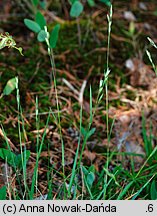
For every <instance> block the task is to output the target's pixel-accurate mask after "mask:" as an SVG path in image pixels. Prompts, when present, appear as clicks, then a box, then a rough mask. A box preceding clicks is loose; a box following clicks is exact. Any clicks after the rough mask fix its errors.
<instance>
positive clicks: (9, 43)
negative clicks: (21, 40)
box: [0, 32, 23, 55]
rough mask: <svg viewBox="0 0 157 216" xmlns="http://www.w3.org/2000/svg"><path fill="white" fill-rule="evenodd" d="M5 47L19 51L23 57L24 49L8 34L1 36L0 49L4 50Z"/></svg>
mask: <svg viewBox="0 0 157 216" xmlns="http://www.w3.org/2000/svg"><path fill="white" fill-rule="evenodd" d="M5 47H8V48H14V49H17V50H18V51H19V52H20V54H21V55H23V54H22V48H21V47H17V46H16V42H15V40H14V39H13V38H12V36H11V35H10V34H9V33H8V32H5V33H1V34H0V49H3V48H5Z"/></svg>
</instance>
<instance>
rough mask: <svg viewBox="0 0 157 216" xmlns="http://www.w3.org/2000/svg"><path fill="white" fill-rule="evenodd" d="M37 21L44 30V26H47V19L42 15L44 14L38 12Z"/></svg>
mask: <svg viewBox="0 0 157 216" xmlns="http://www.w3.org/2000/svg"><path fill="white" fill-rule="evenodd" d="M35 21H36V23H38V24H39V26H40V27H41V29H44V26H46V20H45V17H44V16H43V15H42V13H41V12H40V11H38V12H37V13H36V16H35Z"/></svg>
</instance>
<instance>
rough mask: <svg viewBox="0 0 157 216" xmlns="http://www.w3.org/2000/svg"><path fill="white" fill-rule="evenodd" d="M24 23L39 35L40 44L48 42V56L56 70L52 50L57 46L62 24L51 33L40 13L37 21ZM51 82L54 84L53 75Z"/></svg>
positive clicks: (56, 26)
mask: <svg viewBox="0 0 157 216" xmlns="http://www.w3.org/2000/svg"><path fill="white" fill-rule="evenodd" d="M24 23H25V25H26V26H27V27H28V28H29V29H30V30H31V31H33V32H34V33H36V34H37V40H38V41H39V42H46V45H47V47H48V54H49V56H50V58H51V61H52V67H53V70H54V69H55V68H54V66H55V65H54V57H53V51H52V49H54V48H55V47H56V44H57V40H58V33H59V29H60V24H56V25H55V26H54V28H53V30H52V31H51V32H50V33H49V32H48V28H47V25H46V20H45V18H44V16H43V15H42V13H41V12H40V11H38V12H37V13H36V15H35V20H31V19H24ZM50 82H51V83H52V73H51V75H50Z"/></svg>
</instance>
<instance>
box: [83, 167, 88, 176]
mask: <svg viewBox="0 0 157 216" xmlns="http://www.w3.org/2000/svg"><path fill="white" fill-rule="evenodd" d="M82 171H83V174H84V175H85V176H87V175H88V170H87V169H86V168H85V167H84V166H82Z"/></svg>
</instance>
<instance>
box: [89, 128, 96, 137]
mask: <svg viewBox="0 0 157 216" xmlns="http://www.w3.org/2000/svg"><path fill="white" fill-rule="evenodd" d="M95 131H96V128H92V129H91V130H90V131H89V132H88V138H89V137H91V136H92V135H93V134H94V133H95Z"/></svg>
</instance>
